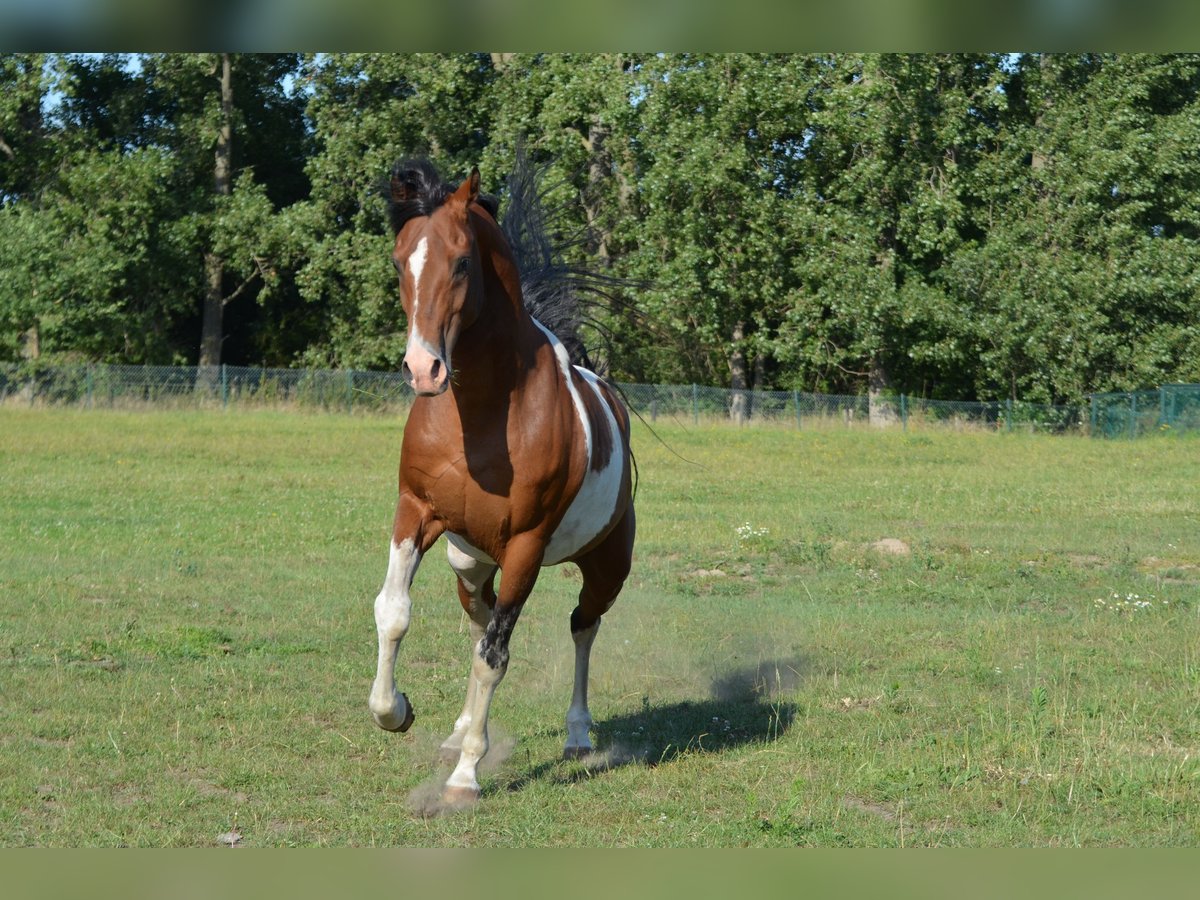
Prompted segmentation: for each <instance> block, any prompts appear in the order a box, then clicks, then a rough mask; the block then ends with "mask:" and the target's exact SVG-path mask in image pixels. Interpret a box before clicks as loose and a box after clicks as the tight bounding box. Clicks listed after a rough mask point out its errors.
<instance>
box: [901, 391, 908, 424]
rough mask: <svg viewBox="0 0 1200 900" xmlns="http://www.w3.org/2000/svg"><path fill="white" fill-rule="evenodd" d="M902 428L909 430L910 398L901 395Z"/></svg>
mask: <svg viewBox="0 0 1200 900" xmlns="http://www.w3.org/2000/svg"><path fill="white" fill-rule="evenodd" d="M900 430H901V431H908V398H907V397H905V396H904V395H903V394H901V395H900Z"/></svg>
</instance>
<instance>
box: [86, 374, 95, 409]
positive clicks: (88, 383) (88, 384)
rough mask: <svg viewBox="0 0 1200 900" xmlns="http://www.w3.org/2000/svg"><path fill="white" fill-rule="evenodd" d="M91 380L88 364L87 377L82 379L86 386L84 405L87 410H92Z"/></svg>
mask: <svg viewBox="0 0 1200 900" xmlns="http://www.w3.org/2000/svg"><path fill="white" fill-rule="evenodd" d="M92 379H93V376H92V364H91V363H88V367H87V375H86V376H85V378H84V385H85V386H86V390H87V403H86V408H87V409H91V408H92Z"/></svg>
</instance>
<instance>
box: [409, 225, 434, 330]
mask: <svg viewBox="0 0 1200 900" xmlns="http://www.w3.org/2000/svg"><path fill="white" fill-rule="evenodd" d="M428 257H429V238H424V237H423V238H421V240H419V241H417V249H415V250H414V251H413V252H412V255H410V256H409V257H408V271H409V272H410V273H412V285H413V287H412V291H413V302H412V317H411V318H410V319H409V322H408V346H409V347H412V345H413V344H414V343H418V344H422V345H424V346H426V347H428V346H429V344H428V342H427V341H425V339H424V338H422V337H421V335H420V333H419V332H418V331H417V309H418V308H419V307H420V305H421V273H422V272H423V271H425V260H426V259H427V258H428Z"/></svg>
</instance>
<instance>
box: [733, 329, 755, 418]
mask: <svg viewBox="0 0 1200 900" xmlns="http://www.w3.org/2000/svg"><path fill="white" fill-rule="evenodd" d="M745 337H746V323H745V322H738V323H737V324H736V325H734V326H733V350H732V352H730V354H729V386H730V388H732V389H733V395H732V397H731V398H730V401H729V418H730V419H732V420H733V421H734V422H736V423H737V424H739V425H744V424H746V420H747V419H748V418H749V417H750V393H749V387H750V372H749V367H748V365H747V364H746V350H745V348H744V347H743V346H742V341H743V340H744V339H745Z"/></svg>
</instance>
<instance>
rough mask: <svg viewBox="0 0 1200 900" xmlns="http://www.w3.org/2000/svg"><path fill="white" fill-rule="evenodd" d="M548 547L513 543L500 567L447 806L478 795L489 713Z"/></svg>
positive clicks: (524, 538)
mask: <svg viewBox="0 0 1200 900" xmlns="http://www.w3.org/2000/svg"><path fill="white" fill-rule="evenodd" d="M544 551H545V544H544V542H542V541H541V540H539V539H535V538H534V537H533V536H532V535H521V536H519V537H517V538H514V539H512V540H511V541H509V545H508V548H507V550H506V553H505V556H504V560H503V563H502V566H501V568H502V569H503V571H504V574H503V575H502V576H501V578H500V592H499V595H498V596H497V598H496V606H495V609H494V610H493V611H492V617H491V620H490V621H489V622H488V624H487V627H486V628H484V629H483V636H482V637H481V638H480V639H479V643H477V644H476V645H475V653H474V656H473V657H472V659H471V677H472V681H473V683H474V690H473V691H472V692H470V693H469V696H468V698H467V699H468V706H469V709H464V710H463V714H464V717H465V718H466V719H467V720H468V721H467V725H466V728H465V729H464V731H463V734H462V750H461V752H460V754H459V757H458V764H457V765H456V766H455V767H454V771H453V772H451V773H450V777H449V778H447V779H446V789H445V792H444V795H443V796H444V799H445V800H446V801H447V802H449V803H461V802H463V801H471V800H475V799H478V797H479V781H478V776H477V773H478V769H479V761H480V760H481V759H483V757H484V755H485V754H486V753H487V751H488V733H487V720H488V710H489V709H490V707H491V704H492V696H493V695H494V694H495V692H496V687H497V686H498V685H499V684H500V682H501V680H502V679H503V678H504V674H505V672H507V671H508V642H509V639H510V638H511V637H512V632H513V628H514V627H515V626H516V624H517V618H518V617H519V616H520V614H521V608H522V606H524V604H525V600H526V599H527V598H528V597H529V592H530V591H532V590H533V585H534V583H535V582H536V581H537V576H538V570H539V568H540V566H541V564H542V553H543V552H544Z"/></svg>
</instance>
